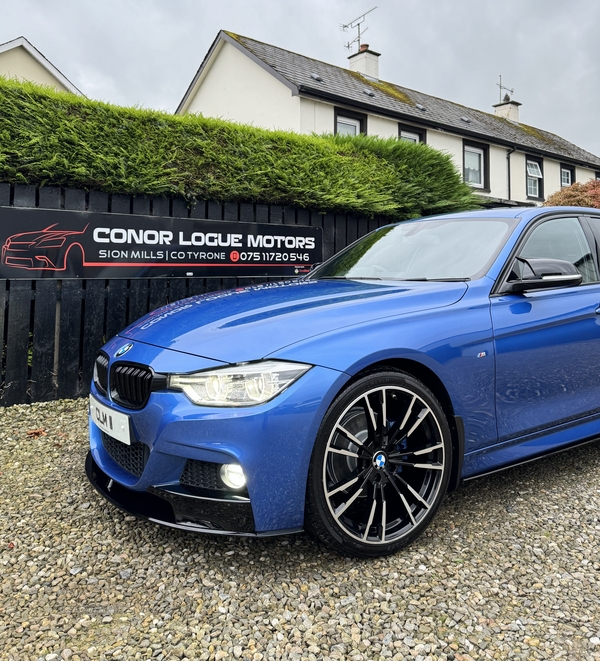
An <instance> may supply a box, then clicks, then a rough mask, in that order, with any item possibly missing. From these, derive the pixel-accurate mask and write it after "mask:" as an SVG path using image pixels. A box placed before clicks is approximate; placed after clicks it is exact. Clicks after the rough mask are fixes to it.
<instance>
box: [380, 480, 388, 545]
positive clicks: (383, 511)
mask: <svg viewBox="0 0 600 661" xmlns="http://www.w3.org/2000/svg"><path fill="white" fill-rule="evenodd" d="M386 517H387V501H386V499H385V489H383V488H382V489H381V526H380V528H379V538H380V539H381V541H382V542H385V526H386V525H387V521H386Z"/></svg>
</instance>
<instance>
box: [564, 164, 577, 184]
mask: <svg viewBox="0 0 600 661" xmlns="http://www.w3.org/2000/svg"><path fill="white" fill-rule="evenodd" d="M574 182H575V168H572V167H571V166H570V165H561V166H560V185H561V188H565V187H566V186H570V185H571V184H572V183H574Z"/></svg>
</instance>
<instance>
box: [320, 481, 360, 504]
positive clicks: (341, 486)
mask: <svg viewBox="0 0 600 661" xmlns="http://www.w3.org/2000/svg"><path fill="white" fill-rule="evenodd" d="M360 477H361V476H360V475H357V476H356V477H353V478H352V479H351V480H348V482H344V483H343V484H338V485H336V486H335V487H334V489H333V490H332V491H328V492H327V494H326V495H327V498H331V496H334V495H335V494H336V493H338V492H339V491H345V490H346V489H348V488H349V487H351V486H352V485H353V484H356V482H358V481H359V480H360Z"/></svg>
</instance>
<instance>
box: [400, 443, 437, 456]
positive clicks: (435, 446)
mask: <svg viewBox="0 0 600 661" xmlns="http://www.w3.org/2000/svg"><path fill="white" fill-rule="evenodd" d="M443 447H444V444H443V443H438V444H437V445H433V446H432V447H430V448H423V449H422V450H415V451H414V452H407V453H406V454H414V455H415V456H419V455H421V454H429V453H430V452H433V451H434V450H441V449H442V448H443Z"/></svg>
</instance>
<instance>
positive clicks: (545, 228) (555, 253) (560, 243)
mask: <svg viewBox="0 0 600 661" xmlns="http://www.w3.org/2000/svg"><path fill="white" fill-rule="evenodd" d="M519 257H521V258H523V259H535V258H549V259H564V260H566V261H568V262H571V264H573V266H574V267H575V268H576V269H577V270H578V271H579V273H581V275H582V276H583V280H582V282H597V281H598V271H597V269H596V264H595V262H594V258H593V257H592V250H591V248H590V245H589V243H588V241H587V239H586V236H585V234H584V232H583V229H582V227H581V225H580V223H579V220H578V219H577V218H554V219H553V220H547V221H546V222H544V223H542V224H541V225H538V226H537V227H536V228H535V229H534V230H533V232H532V233H531V234H530V236H529V238H528V239H527V241H526V242H525V245H524V246H523V248H522V249H521V252H520V253H519Z"/></svg>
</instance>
